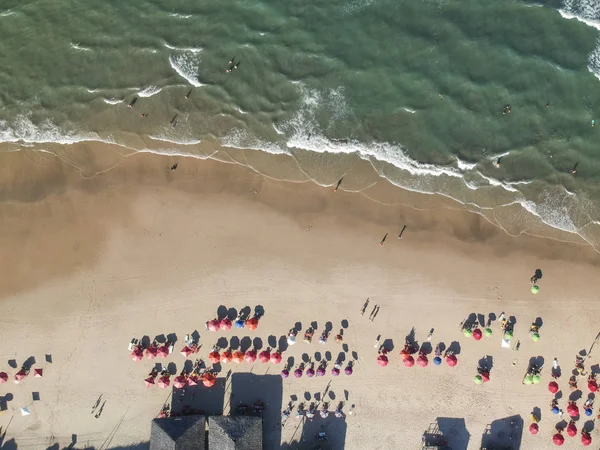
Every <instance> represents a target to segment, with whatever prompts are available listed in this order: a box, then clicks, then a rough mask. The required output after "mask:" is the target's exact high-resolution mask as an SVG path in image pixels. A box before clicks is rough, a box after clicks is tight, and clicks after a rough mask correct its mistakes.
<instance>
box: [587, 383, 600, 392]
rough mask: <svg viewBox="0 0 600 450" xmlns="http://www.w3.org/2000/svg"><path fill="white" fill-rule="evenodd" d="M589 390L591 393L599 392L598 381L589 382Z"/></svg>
mask: <svg viewBox="0 0 600 450" xmlns="http://www.w3.org/2000/svg"><path fill="white" fill-rule="evenodd" d="M588 389H589V390H590V392H596V391H597V390H598V384H596V380H590V381H588Z"/></svg>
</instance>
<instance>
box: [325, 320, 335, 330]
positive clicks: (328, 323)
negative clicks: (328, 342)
mask: <svg viewBox="0 0 600 450" xmlns="http://www.w3.org/2000/svg"><path fill="white" fill-rule="evenodd" d="M331 330H333V324H332V323H331V322H325V331H327V332H328V333H329V332H331Z"/></svg>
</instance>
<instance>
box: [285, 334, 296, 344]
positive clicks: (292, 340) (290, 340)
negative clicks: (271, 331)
mask: <svg viewBox="0 0 600 450" xmlns="http://www.w3.org/2000/svg"><path fill="white" fill-rule="evenodd" d="M287 343H288V344H289V345H294V344H295V343H296V336H294V335H293V334H290V335H288V338H287Z"/></svg>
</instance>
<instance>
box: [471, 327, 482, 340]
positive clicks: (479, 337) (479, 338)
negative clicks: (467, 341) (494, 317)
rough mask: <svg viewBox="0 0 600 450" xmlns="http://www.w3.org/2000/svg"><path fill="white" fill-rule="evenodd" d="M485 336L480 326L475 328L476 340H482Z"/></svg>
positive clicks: (474, 337)
mask: <svg viewBox="0 0 600 450" xmlns="http://www.w3.org/2000/svg"><path fill="white" fill-rule="evenodd" d="M482 337H483V333H482V332H481V330H480V329H479V328H475V329H474V330H473V339H475V340H476V341H479V340H481V338H482Z"/></svg>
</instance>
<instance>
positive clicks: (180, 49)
mask: <svg viewBox="0 0 600 450" xmlns="http://www.w3.org/2000/svg"><path fill="white" fill-rule="evenodd" d="M165 47H167V48H168V49H169V50H176V51H178V52H189V53H200V52H201V51H202V47H175V46H174V45H169V44H167V43H165Z"/></svg>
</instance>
